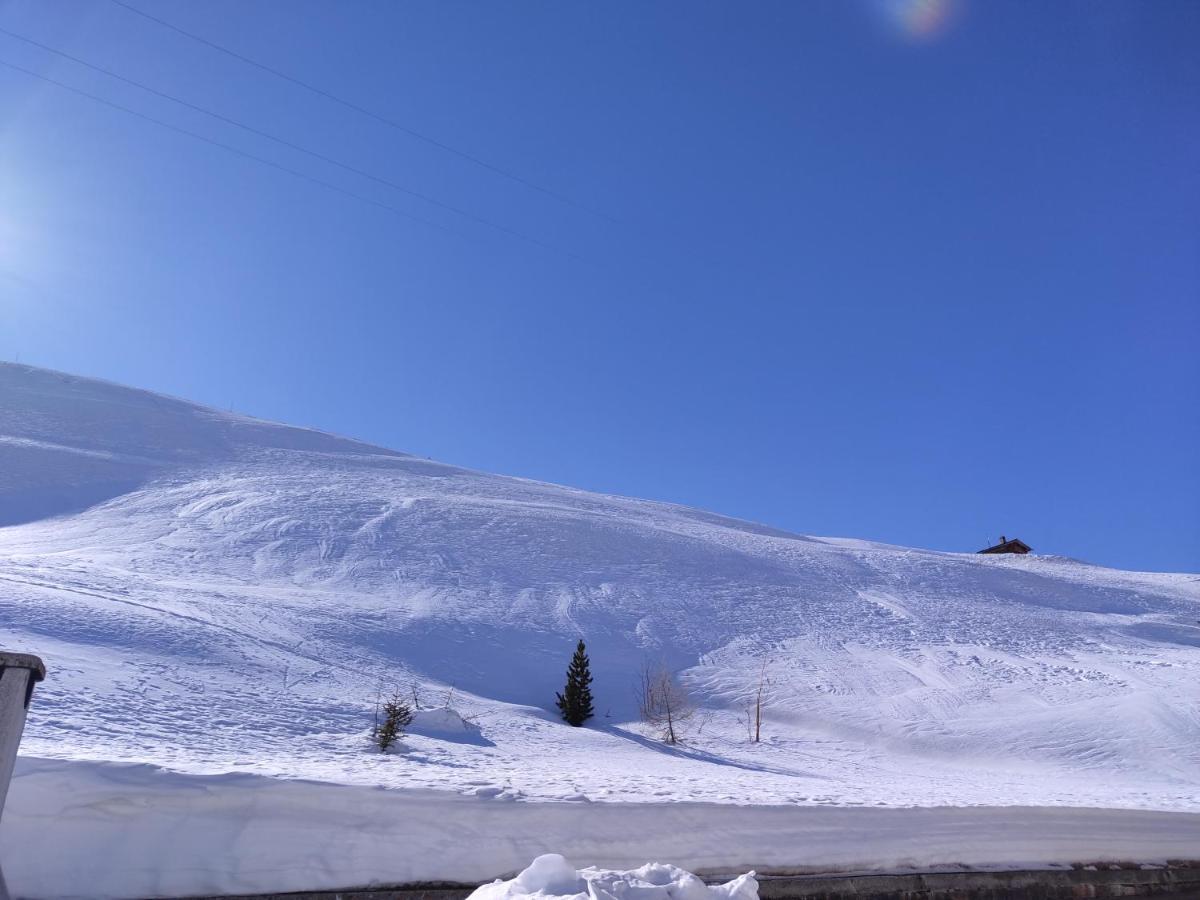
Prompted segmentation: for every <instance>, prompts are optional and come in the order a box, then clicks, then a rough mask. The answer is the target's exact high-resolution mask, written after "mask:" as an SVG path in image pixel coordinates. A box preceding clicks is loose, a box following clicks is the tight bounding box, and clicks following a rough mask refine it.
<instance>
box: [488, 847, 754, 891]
mask: <svg viewBox="0 0 1200 900" xmlns="http://www.w3.org/2000/svg"><path fill="white" fill-rule="evenodd" d="M534 896H536V897H537V898H538V900H551V898H562V900H758V882H757V881H755V880H754V873H753V872H749V873H747V874H745V875H739V876H738V877H737V878H735V879H734V880H733V881H730V882H728V883H726V884H721V885H715V886H712V887H710V886H709V885H706V884H705V883H704V882H703V881H701V880H700V879H699V878H697V877H696V876H695V875H693V874H692V873H691V872H685V871H684V870H683V869H680V868H679V867H678V866H668V865H663V864H662V863H646V865H644V866H640V867H639V868H636V869H630V870H628V871H623V872H616V871H613V870H611V869H597V868H595V867H594V866H593V867H589V868H587V869H575V868H573V867H572V866H571V864H570V863H568V862H567V861H566V859H564V858H563V857H562V856H560V855H559V854H557V853H545V854H543V855H541V856H539V857H538V858H537V859H535V860H534V861H533V862H532V863H530V864H529V867H528V868H527V869H525V870H524V871H522V872H521V874H519V875H518V876H517V877H516V878H511V879H509V880H508V881H501V880H499V879H497V880H496V881H495V882H493V883H492V884H485V885H483V886H482V887H479V888H476V890H475V892H474V893H473V894H471V896H470V897H469V898H468V900H522V898H526V897H534Z"/></svg>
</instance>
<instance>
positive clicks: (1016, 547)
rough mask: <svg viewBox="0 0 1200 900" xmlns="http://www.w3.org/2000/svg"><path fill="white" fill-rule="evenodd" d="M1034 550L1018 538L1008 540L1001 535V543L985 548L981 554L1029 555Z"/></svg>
mask: <svg viewBox="0 0 1200 900" xmlns="http://www.w3.org/2000/svg"><path fill="white" fill-rule="evenodd" d="M1032 549H1033V548H1032V547H1030V546H1029V545H1028V544H1027V543H1025V542H1024V541H1022V540H1019V539H1017V538H1006V537H1005V536H1004V535H1000V543H998V544H994V545H992V546H991V547H984V548H983V549H982V550H980V551H979V552H980V553H1028V552H1029V551H1030V550H1032Z"/></svg>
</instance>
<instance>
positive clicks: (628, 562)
mask: <svg viewBox="0 0 1200 900" xmlns="http://www.w3.org/2000/svg"><path fill="white" fill-rule="evenodd" d="M0 525H3V526H4V527H0V644H2V645H4V646H5V647H8V648H11V649H16V650H21V651H30V652H36V653H39V654H41V655H42V656H43V657H44V658H45V660H46V662H47V666H48V669H49V672H50V675H49V678H48V679H47V681H46V682H45V684H44V686H43V687H42V688H41V689H40V691H39V694H38V699H37V701H36V704H35V706H34V709H33V711H32V714H31V716H30V720H29V725H28V730H27V733H26V740H25V743H24V745H23V750H24V752H25V753H26V754H28V755H31V756H41V757H53V758H59V759H88V760H122V761H128V762H148V763H154V764H159V765H163V766H166V767H168V768H171V769H174V770H176V771H179V772H184V773H214V772H229V771H241V772H250V773H257V774H266V775H285V776H296V777H306V778H313V779H319V780H324V781H332V782H347V783H357V784H365V785H370V784H380V785H389V786H404V787H432V788H442V789H454V790H457V791H460V792H477V793H479V794H481V795H484V796H488V795H491V796H500V797H519V796H524V797H527V798H573V797H575V798H577V797H579V796H586V797H589V798H591V799H608V800H633V801H646V800H662V799H684V798H686V799H692V800H705V801H716V802H731V801H732V802H740V803H780V802H794V803H801V804H879V805H917V806H920V805H938V804H957V805H971V804H988V805H1004V804H1029V805H1055V804H1069V805H1079V806H1118V807H1120V806H1125V807H1142V808H1151V809H1174V810H1193V811H1194V810H1200V578H1198V577H1197V576H1195V575H1169V574H1148V573H1133V572H1121V571H1115V570H1111V569H1105V568H1101V567H1097V566H1092V565H1087V564H1084V563H1081V562H1076V561H1071V560H1066V559H1061V558H1054V557H1045V556H1029V557H1023V558H1020V557H991V556H978V555H975V554H955V553H943V552H934V551H928V550H916V549H908V548H902V547H893V546H886V545H880V544H872V543H868V542H863V541H854V540H840V539H822V538H812V537H803V536H799V535H794V534H788V533H785V532H782V531H778V530H776V529H772V528H768V527H764V526H761V525H755V524H751V523H748V522H742V521H737V520H733V519H728V518H724V517H721V516H718V515H714V514H711V513H706V512H701V511H698V510H694V509H687V508H684V507H679V506H672V505H669V504H663V503H652V502H647V501H641V500H633V499H628V498H623V497H615V496H605V495H599V494H594V493H589V492H586V491H580V490H573V489H570V488H565V487H559V486H555V485H549V484H542V483H537V482H533V481H527V480H522V479H516V478H507V477H501V476H496V475H489V474H484V473H480V472H473V471H467V470H464V469H461V468H456V467H454V466H449V465H443V464H441V463H437V462H432V461H429V460H425V459H420V458H416V457H413V456H409V455H405V454H402V453H396V452H393V451H390V450H384V449H381V448H378V447H373V446H369V445H366V444H362V443H359V442H355V441H352V440H346V439H342V438H337V437H333V436H330V435H326V434H322V433H319V432H314V431H310V430H305V429H299V428H291V427H287V426H283V425H275V424H270V423H265V422H261V421H257V420H253V419H248V418H245V417H240V416H236V415H232V414H227V413H223V412H219V411H215V410H210V409H204V408H201V407H198V406H195V405H192V404H189V403H186V402H183V401H179V400H174V399H169V398H165V397H161V396H158V395H154V394H150V393H147V392H143V391H138V390H133V389H129V388H124V387H119V386H116V385H113V384H108V383H104V382H100V381H94V380H89V379H84V378H76V377H72V376H69V375H63V374H59V373H55V372H50V371H45V370H39V369H33V368H29V367H23V366H14V365H7V364H6V365H0ZM579 636H583V637H584V638H585V639H586V640H587V643H588V648H589V651H590V654H591V658H592V664H593V671H594V674H595V678H596V680H595V684H594V690H595V694H596V707H597V712H598V716H597V719H596V720H595V721H594V722H593V723H592V725H593V726H594V727H591V728H586V729H571V728H568V727H566V726H565V725H562V724H561V723H559V722H558V721H557V718H556V717H555V716H553V715H551V714H550V713H549V712H548V711H547V710H550V709H552V706H553V699H554V692H555V690H557V689H560V688H561V682H562V678H563V673H564V671H565V668H566V664H567V661H568V659H569V657H570V654H571V651H572V649H573V645H574V642H575V640H576V638H577V637H579ZM645 660H653V661H660V660H662V661H666V663H667V664H668V665H670V666H671V667H673V668H675V669H677V670H679V671H681V673H682V678H683V680H684V682H685V684H686V685H687V687H688V688H689V690H690V691H691V692H692V694H693V696H694V698H695V699H696V701H697V702H698V704H699V706H700V707H701V712H700V714H699V715H698V716H697V717H696V719H695V720H693V724H692V729H691V732H692V733H691V736H690V738H689V740H688V743H687V745H686V746H682V747H679V748H665V747H663V746H662V745H661V744H659V743H657V742H655V741H653V740H650V739H648V738H647V737H646V736H644V735H643V734H642V733H641V732H640V731H639V730H638V728H637V727H635V726H634V725H632V724H630V720H632V719H633V718H634V713H635V708H636V706H635V702H634V691H633V683H634V681H635V675H636V672H637V670H638V668H639V666H640V665H641V664H642V663H643V661H645ZM764 667H765V668H764ZM764 671H765V673H766V677H767V678H768V680H769V690H768V702H767V709H766V723H765V726H764V740H763V743H761V744H758V745H753V744H750V743H748V742H747V741H746V739H745V733H744V729H742V728H741V726H740V725H739V724H738V722H737V715H738V711H739V709H740V708H741V705H742V704H743V702H744V701H745V699H746V697H747V696H748V695H749V694H750V693H751V692H752V691H753V689H754V686H755V684H756V682H757V679H758V678H759V676H760V673H762V672H764ZM411 682H416V683H420V684H421V685H422V688H421V690H422V692H423V694H424V697H425V699H426V701H427V702H430V703H440V702H442V701H443V700H444V699H445V695H446V694H447V692H448V691H450V690H451V689H452V690H453V692H454V699H453V701H452V702H453V704H454V705H455V706H456V707H457V708H459V709H460V710H461V711H462V712H464V713H466V714H468V715H469V716H474V717H475V718H474V721H475V723H476V724H477V725H478V726H479V731H478V732H475V731H471V732H470V734H469V736H468V737H460V738H455V736H453V735H445V734H439V735H428V736H423V735H410V736H408V737H406V738H405V748H406V752H404V753H401V754H397V755H389V756H381V755H379V754H377V753H376V754H373V753H372V752H370V751H369V750H368V749H367V747H366V732H367V729H368V728H369V725H370V720H371V714H372V706H373V703H374V700H375V696H376V693H377V691H378V689H379V687H380V685H384V686H385V687H386V686H389V685H392V684H405V685H407V684H409V683H411Z"/></svg>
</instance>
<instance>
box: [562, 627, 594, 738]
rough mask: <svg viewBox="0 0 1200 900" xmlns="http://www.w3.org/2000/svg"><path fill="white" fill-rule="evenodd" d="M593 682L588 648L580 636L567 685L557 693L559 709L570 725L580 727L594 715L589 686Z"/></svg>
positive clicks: (568, 671) (568, 674) (569, 667)
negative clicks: (589, 668)
mask: <svg viewBox="0 0 1200 900" xmlns="http://www.w3.org/2000/svg"><path fill="white" fill-rule="evenodd" d="M591 683H592V673H591V672H590V671H588V657H587V649H586V648H585V647H584V646H583V639H582V638H580V639H579V646H577V647H576V648H575V655H574V656H572V657H571V665H570V666H568V667H567V686H566V687H565V688H563V692H562V693H561V694H555V696H556V697H557V698H558V701H557V702H558V711H559V712H560V713H561V714H562V717H563V721H564V722H566V723H567V724H568V725H574V726H575V727H577V728H578V727H579V726H580V725H582V724H583V723H584V722H586V721H587V720H588V719H590V718H591V717H592V715H593V713H592V689H591V688H590V687H588V685H590V684H591Z"/></svg>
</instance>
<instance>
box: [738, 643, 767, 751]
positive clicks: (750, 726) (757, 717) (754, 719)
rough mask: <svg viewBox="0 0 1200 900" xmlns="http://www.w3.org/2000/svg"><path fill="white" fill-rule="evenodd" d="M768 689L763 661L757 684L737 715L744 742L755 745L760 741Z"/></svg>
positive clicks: (765, 667) (765, 665) (765, 664)
mask: <svg viewBox="0 0 1200 900" xmlns="http://www.w3.org/2000/svg"><path fill="white" fill-rule="evenodd" d="M770 687H771V681H770V679H768V678H767V663H766V661H765V660H764V661H763V664H762V668H761V669H760V670H759V673H758V684H757V685H755V687H754V691H753V692H752V693H751V694H750V696H749V697H747V698H746V700H745V702H744V703H743V705H742V711H741V713H740V714H739V715H738V721H739V722H741V723H742V725H743V727H745V729H746V740H748V741H751V742H753V743H755V744H757V743H758V742H759V741H761V740H762V714H763V704H764V703H765V702H766V700H767V696H768V691H769V690H770Z"/></svg>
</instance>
